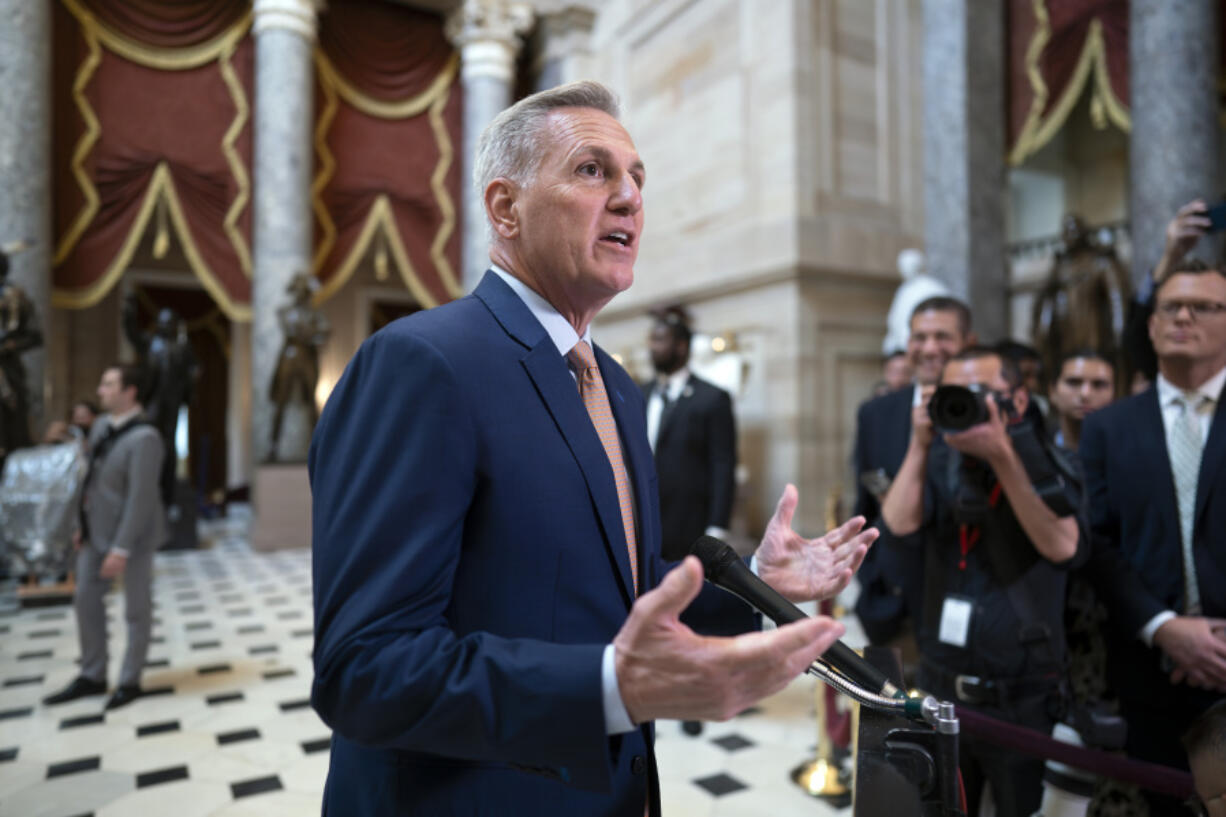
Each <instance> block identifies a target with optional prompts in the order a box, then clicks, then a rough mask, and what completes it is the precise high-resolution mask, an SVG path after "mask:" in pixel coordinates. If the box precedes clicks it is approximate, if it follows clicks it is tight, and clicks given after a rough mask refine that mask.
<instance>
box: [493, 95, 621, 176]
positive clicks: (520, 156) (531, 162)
mask: <svg viewBox="0 0 1226 817" xmlns="http://www.w3.org/2000/svg"><path fill="white" fill-rule="evenodd" d="M558 108H595V109H596V110H598V111H604V112H605V113H607V114H608V115H609V116H611V117H613V118H614V119H618V118H620V111H619V108H618V103H617V96H616V95H615V94H614V93H613V92H612V91H610V90H609V89H608V88H606V87H605V86H603V85H601V84H600V83H599V82H593V81H591V80H580V81H579V82H571V83H568V84H566V85H559V86H558V87H556V88H551V89H549V90H548V91H541V92H540V93H536V94H533V95H532V96H528V97H524V98H523V99H521V100H520V101H519V102H516V103H515V104H514V105H512V106H511V107H509V108H507V109H506V110H504V111H503V112H502V113H500V114H498V115H497V116H496V117H494V120H493V121H492V122H490V124H489V125H487V126H486V128H485V130H484V131H483V132H482V133H481V138H480V140H479V141H478V142H477V156H476V160H475V161H474V162H473V185H474V186H475V187H476V193H477V198H478V199H484V198H485V189H486V188H487V187H489V185H490V182H492V181H494V179H498V178H506V179H511V180H512V181H515V182H518V183H520V184H527V183H528V180H529V179H530V178H531V176H532V174H533V173H534V172H535V171H536V169H537V168H538V167H539V166H540V160H541V156H540V149H539V146H540V134H541V130H542V128H543V127H544V125H545V120H546V118H547V117H548V116H549V114H550V113H552V112H553V111H555V110H557V109H558Z"/></svg>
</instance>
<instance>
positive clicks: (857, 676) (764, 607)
mask: <svg viewBox="0 0 1226 817" xmlns="http://www.w3.org/2000/svg"><path fill="white" fill-rule="evenodd" d="M690 553H692V554H694V555H695V556H697V557H698V560H699V561H700V562H702V569H703V573H704V574H705V575H706V577H707V581H709V582H711V584H713V585H715V586H716V587H719V588H721V589H723V590H726V591H728V592H729V593H732V594H733V595H734V596H737V597H739V598H740V599H742V600H743V601H745V602H746V603H748V604H749V605H750V606H751V607H753V608H755V609H757V610H758V611H759V612H760V613H762V615H764V616H766V617H767V618H769V619H771V620H772V621H774V622H775V623H776V624H790V623H792V622H793V621H800V620H801V619H802V618H808V616H806V615H805V614H804V612H802V611H801V610H800V609H799V608H798V607H797V606H796V605H795V604H792V602H790V601H788V600H787V599H785V598H784V597H783V596H781V595H779V593H778V592H777V591H776V590H775V589H774V588H773V587H771V586H770V585H769V584H767V583H766V582H764V581H762V580H761V579H759V578H758V577H757V576H755V575H754V574H753V571H751V570H750V569H749V568H748V567H746V565H745V562H744V561H742V560H741V557H740V556H738V555H737V553H736V551H735V550H733V549H732V548H731V547H729V546H728V545H727V544H725V543H724V542H721V541H720V540H718V539H716V538H715V537H714V536H700V537H699V538H698V539H697V540H696V541H695V542H694V544H693V545H691V546H690ZM818 660H819V661H822V662H824V663H826V664H828V665H830V666H831V667H833V668H834V669H836V670H838V671H839V672H840V673H842V674H843V675H845V676H846V677H847V678H849V679H851V680H852V681H854V682H855V683H856V684H858V685H860V686H862V687H864V688H866V689H867V690H869V691H870V692H874V693H877V694H880V695H883V696H885V697H887V698H903V697H905V695H904V693H903V692H902V691H901V690H900V689H898V687H896V686H894V684H893V683H891V682H890V679H889V678H887V677H886V676H885V675H884V674H883V673H882V672H881V671H880V670H878V669H877V668H876V667H874V666H873V665H872V664H870V663H868V662H867V661H865V660H864V659H863V658H861V657H860V656H858V655H856V653H855V652H853V651H852V650H851V648H850V647H848V646H847V645H846V644H844V643H843V642H842V641H835V642H834V644H832V645H831V646H830V649H828V650H826V652H825V653H823V654H822V655H821V657H820V658H818Z"/></svg>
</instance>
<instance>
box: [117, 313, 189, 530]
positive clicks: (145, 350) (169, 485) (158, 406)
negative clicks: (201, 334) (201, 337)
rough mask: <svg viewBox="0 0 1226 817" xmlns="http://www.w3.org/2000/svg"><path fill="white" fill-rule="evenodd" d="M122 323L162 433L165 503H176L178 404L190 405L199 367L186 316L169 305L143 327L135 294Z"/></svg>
mask: <svg viewBox="0 0 1226 817" xmlns="http://www.w3.org/2000/svg"><path fill="white" fill-rule="evenodd" d="M123 326H124V332H125V333H126V334H127V336H128V340H129V341H130V342H131V343H132V345H133V346H134V347H135V348H136V354H137V360H138V363H139V365H140V367H141V369H142V370H143V372H144V376H145V377H144V380H145V382H144V385H143V386H142V387H141V389H140V402H141V405H143V406H144V408H145V416H147V417H148V418H149V422H151V423H152V424H153V425H154V426H155V427H156V428H157V430H158V433H159V434H161V436H162V445H163V446H164V450H165V452H166V456H165V457H163V458H162V476H161V481H160V485H161V489H162V501H163V502H164V503H165V504H166V507H168V508H169V507H170V506H171V505H172V504H173V499H174V490H175V464H176V460H177V458H176V457H175V453H174V452H175V429H176V428H177V427H178V425H179V407H180V406H184V405H190V404H191V402H192V396H193V391H194V387H195V384H196V378H197V376H198V375H199V374H200V367H199V365H198V364H197V363H196V355H195V353H194V352H193V351H192V345H191V343H189V342H188V340H187V336H186V333H185V332H184V327H183V320H182V319H181V318H180V317H179V316H178V315H176V314H175V313H174V311H173V310H170V309H162V310H159V311H158V314H157V319H156V321H155V322H154V326H153V331H152V332H145V331H144V330H142V329H141V326H140V319H139V317H138V314H137V307H136V295H135V293H130V294H129V295H128V297H127V298H126V299H125V300H124V305H123Z"/></svg>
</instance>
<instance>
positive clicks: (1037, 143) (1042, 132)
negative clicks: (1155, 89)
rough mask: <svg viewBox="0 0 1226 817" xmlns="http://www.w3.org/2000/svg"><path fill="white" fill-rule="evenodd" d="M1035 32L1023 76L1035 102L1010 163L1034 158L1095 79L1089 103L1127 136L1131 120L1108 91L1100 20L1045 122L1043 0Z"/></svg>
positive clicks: (1037, 4) (1047, 34) (1037, 1)
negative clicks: (1104, 113) (1041, 58)
mask: <svg viewBox="0 0 1226 817" xmlns="http://www.w3.org/2000/svg"><path fill="white" fill-rule="evenodd" d="M1034 16H1035V23H1036V24H1035V32H1034V36H1033V37H1032V38H1031V40H1030V45H1029V46H1028V47H1027V48H1026V76H1027V77H1029V78H1030V87H1031V89H1032V90H1033V91H1034V99H1033V100H1032V101H1031V103H1030V111H1029V113H1028V114H1027V115H1026V123H1025V124H1024V125H1023V126H1022V132H1021V133H1020V134H1019V135H1018V138H1017V142H1016V143H1015V144H1014V146H1013V150H1012V151H1011V152H1010V153H1009V164H1011V165H1019V164H1021V163H1022V162H1024V161H1025V160H1026V158H1027V157H1029V156H1031V155H1033V154H1034V153H1035V152H1037V151H1038V150H1039V149H1041V148H1042V147H1043V146H1044V145H1046V144H1047V143H1048V142H1050V141H1051V139H1052V137H1054V136H1055V135H1056V134H1057V133H1059V131H1060V128H1062V127H1063V126H1064V123H1065V121H1066V120H1067V119H1068V116H1069V114H1070V113H1072V111H1073V108H1074V107H1075V106H1076V104H1077V100H1078V99H1080V98H1081V94H1082V91H1084V90H1085V86H1086V83H1087V80H1088V79H1089V78H1090V76H1091V74H1093V76H1094V87H1093V94H1094V98H1093V100H1091V104H1092V105H1093V106H1095V107H1100V109H1105V112H1106V115H1107V118H1108V119H1110V121H1111V122H1112V123H1113V124H1114V125H1115V126H1116V127H1118V128H1119V129H1120V130H1122V131H1124V132H1125V133H1127V132H1128V131H1129V130H1131V129H1132V120H1131V118H1130V116H1129V114H1128V109H1127V108H1126V107H1124V105H1123V103H1121V102H1120V101H1119V99H1118V98H1117V97H1116V96H1115V92H1114V91H1113V90H1112V89H1111V76H1110V74H1109V73H1108V72H1107V45H1106V39H1105V38H1104V37H1103V25H1102V21H1101V20H1099V19H1097V18H1095V19H1094V20H1091V21H1090V29H1089V31H1088V32H1087V33H1086V41H1085V44H1084V45H1083V46H1082V49H1081V55H1080V56H1079V57H1078V58H1077V65H1076V67H1075V68H1074V69H1073V75H1072V77H1071V78H1070V79H1069V83H1068V85H1067V86H1066V87H1065V89H1064V93H1063V94H1061V96H1060V99H1059V100H1057V102H1056V105H1055V107H1053V108H1052V110H1051V113H1050V114H1048V115H1047V117H1046V119H1045V118H1044V117H1043V109H1044V108H1045V107H1046V106H1047V99H1048V96H1049V93H1050V92H1049V89H1048V87H1047V83H1046V82H1045V81H1044V80H1043V74H1042V72H1041V71H1040V69H1039V58H1040V57H1042V55H1043V49H1045V48H1046V47H1047V44H1048V42H1049V41H1050V40H1051V18H1050V16H1049V15H1048V13H1047V6H1046V3H1045V0H1034Z"/></svg>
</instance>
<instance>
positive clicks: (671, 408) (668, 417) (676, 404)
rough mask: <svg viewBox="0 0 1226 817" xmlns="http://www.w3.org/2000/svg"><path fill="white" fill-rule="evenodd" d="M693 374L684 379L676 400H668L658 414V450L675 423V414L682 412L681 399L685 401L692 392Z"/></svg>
mask: <svg viewBox="0 0 1226 817" xmlns="http://www.w3.org/2000/svg"><path fill="white" fill-rule="evenodd" d="M693 378H694V376H693V375H690V376H689V377H687V378H686V380H685V385H684V386H682V387H681V393H680V394H678V395H677V399H676V400H670V401H669V402H668V403H666V404H665V406H664V412H663V413H662V414H661V415H660V432H659V434H657V435H656V449H657V450H658V449H659V448H660V447H661V446H662V445H663V444H664V440H665V438H667V437H668V435H669V432H671V431H672V428H673V426H674V425H676V424H677V420H676V417H677V414H678V413H684V412H681V411H679V410H680V409H683V408H684V407H683V406H682V405H681V403H682V402H683V401H687V400H689V399H690V397H692V396H693V394H694V386H693Z"/></svg>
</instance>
